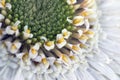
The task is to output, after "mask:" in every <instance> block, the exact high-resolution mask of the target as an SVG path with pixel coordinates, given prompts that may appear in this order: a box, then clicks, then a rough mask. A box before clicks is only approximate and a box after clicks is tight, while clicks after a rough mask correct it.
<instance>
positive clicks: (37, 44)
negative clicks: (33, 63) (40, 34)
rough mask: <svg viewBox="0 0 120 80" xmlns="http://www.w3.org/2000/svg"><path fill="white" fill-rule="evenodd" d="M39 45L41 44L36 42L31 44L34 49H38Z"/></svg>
mask: <svg viewBox="0 0 120 80" xmlns="http://www.w3.org/2000/svg"><path fill="white" fill-rule="evenodd" d="M40 45H41V44H40V43H36V44H35V45H34V46H33V48H34V49H36V50H39V48H40Z"/></svg>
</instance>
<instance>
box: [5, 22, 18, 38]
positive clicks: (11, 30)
mask: <svg viewBox="0 0 120 80" xmlns="http://www.w3.org/2000/svg"><path fill="white" fill-rule="evenodd" d="M19 24H20V21H17V22H16V23H15V24H14V25H13V26H7V28H6V29H5V32H6V33H7V34H9V35H13V34H15V36H19V29H18V25H19Z"/></svg>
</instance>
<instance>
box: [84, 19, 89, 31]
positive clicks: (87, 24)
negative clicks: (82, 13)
mask: <svg viewBox="0 0 120 80" xmlns="http://www.w3.org/2000/svg"><path fill="white" fill-rule="evenodd" d="M85 27H86V31H87V30H88V29H89V28H90V24H89V22H88V20H87V19H86V20H85Z"/></svg>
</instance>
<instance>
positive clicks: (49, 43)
mask: <svg viewBox="0 0 120 80" xmlns="http://www.w3.org/2000/svg"><path fill="white" fill-rule="evenodd" d="M45 44H46V45H47V46H51V45H53V44H54V42H53V41H48V42H46V43H45Z"/></svg>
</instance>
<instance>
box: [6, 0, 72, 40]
mask: <svg viewBox="0 0 120 80" xmlns="http://www.w3.org/2000/svg"><path fill="white" fill-rule="evenodd" d="M7 2H10V3H11V4H12V10H10V11H9V14H8V18H9V19H10V20H11V21H12V22H13V23H14V22H16V21H17V20H20V21H21V24H20V26H19V29H20V31H21V32H23V30H24V26H25V25H28V26H29V29H30V30H31V33H32V34H33V35H34V38H32V41H40V37H41V36H45V37H47V38H48V39H49V40H55V36H56V35H57V34H59V33H61V31H62V29H64V28H66V29H68V30H69V31H71V30H72V29H73V26H72V25H71V24H70V23H68V22H67V20H66V19H67V17H73V15H74V10H73V8H72V7H71V6H69V5H68V4H67V3H66V0H7ZM13 23H11V24H13Z"/></svg>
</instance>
